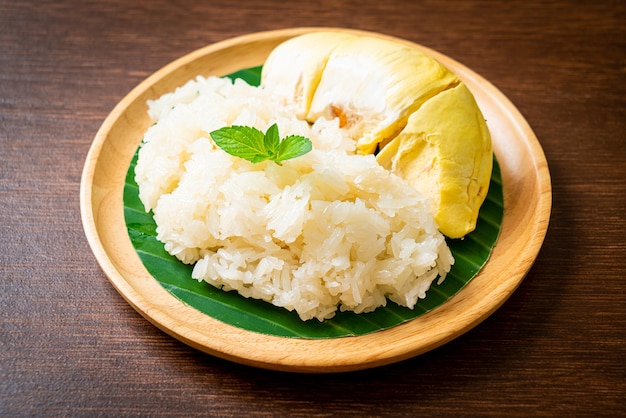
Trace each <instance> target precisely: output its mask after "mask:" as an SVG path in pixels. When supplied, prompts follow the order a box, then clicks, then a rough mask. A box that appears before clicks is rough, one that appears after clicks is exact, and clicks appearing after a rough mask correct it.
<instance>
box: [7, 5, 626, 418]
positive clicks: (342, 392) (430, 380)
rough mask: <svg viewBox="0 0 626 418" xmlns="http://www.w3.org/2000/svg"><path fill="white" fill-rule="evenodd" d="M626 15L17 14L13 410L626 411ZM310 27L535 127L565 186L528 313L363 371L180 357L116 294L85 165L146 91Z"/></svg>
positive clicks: (507, 313)
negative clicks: (225, 47)
mask: <svg viewBox="0 0 626 418" xmlns="http://www.w3.org/2000/svg"><path fill="white" fill-rule="evenodd" d="M625 15H626V9H625V6H624V4H623V2H621V1H610V0H609V1H595V2H591V1H573V0H571V1H566V0H549V1H541V2H539V1H532V0H531V1H521V0H520V1H518V0H514V1H510V2H491V1H478V0H476V1H460V0H458V1H454V0H453V1H449V2H440V1H434V0H425V1H419V2H417V1H416V2H408V1H401V0H397V1H394V0H391V1H386V2H380V1H368V0H365V1H360V2H356V1H351V0H349V1H345V2H327V1H325V0H322V1H320V2H311V3H306V2H285V1H267V0H262V1H254V2H251V1H250V2H248V1H241V2H238V3H237V7H236V8H235V7H234V6H233V3H232V2H226V1H223V0H216V1H211V2H170V1H165V0H154V1H151V2H126V1H121V0H109V1H103V2H87V3H85V2H77V1H74V0H61V1H52V0H44V1H37V2H34V1H29V0H25V1H14V0H6V1H3V2H0V50H1V51H2V53H0V167H1V168H0V222H1V224H2V229H1V232H0V243H1V244H2V248H3V250H2V251H1V252H0V274H1V277H2V281H1V282H0V283H1V284H0V286H1V288H0V290H1V292H0V306H1V309H2V313H3V315H2V316H1V317H0V348H1V350H0V415H3V416H68V415H70V416H98V415H101V416H133V415H141V416H207V415H209V416H242V415H251V416H275V415H287V414H288V415H290V416H330V415H342V416H416V415H426V416H458V415H464V416H529V415H531V416H623V415H624V414H625V413H626V411H625V406H624V401H623V399H624V397H625V395H626V364H625V362H624V358H626V350H625V344H626V336H625V333H624V329H626V304H625V303H624V295H625V294H626V284H625V281H624V277H626V261H625V260H624V257H623V256H622V255H623V254H625V253H626V245H625V244H624V239H623V236H622V235H623V231H624V230H626V182H625V181H624V178H626V153H624V149H623V140H624V134H625V133H626V118H624V109H626V87H624V83H623V78H624V74H625V73H626V57H625V55H624V51H625V50H626V44H625V43H626V33H625V31H626V28H625V27H624V25H623V22H624V17H625ZM304 26H335V27H351V28H355V29H363V30H371V31H375V32H381V33H385V34H388V35H391V36H397V37H400V38H404V39H407V40H409V41H413V42H417V43H419V44H421V45H425V46H427V47H429V48H432V49H434V50H437V51H439V52H441V53H443V54H445V55H447V56H449V57H452V58H454V59H455V60H457V61H458V62H460V63H462V64H464V65H466V66H467V67H468V68H471V69H472V70H474V71H475V72H477V73H478V74H480V75H481V76H482V77H484V78H485V79H487V80H489V81H490V82H491V83H493V85H494V86H496V87H497V88H498V89H499V90H500V91H502V92H503V93H504V95H505V96H506V97H508V98H509V99H510V100H511V102H512V103H513V104H514V105H515V106H516V107H517V109H519V110H520V111H521V114H522V115H524V117H525V119H526V120H527V121H528V123H529V125H530V127H532V131H533V132H534V133H535V134H536V136H537V138H538V140H539V142H540V144H541V147H542V148H543V151H544V153H545V155H546V157H547V161H548V164H549V167H550V174H551V182H552V192H553V204H552V215H551V219H550V225H549V229H548V233H547V235H546V239H545V242H544V245H543V246H542V248H541V251H540V253H539V255H538V257H537V259H536V260H535V263H534V264H533V267H532V268H531V270H530V271H529V273H528V274H527V276H526V278H525V279H524V280H523V281H522V283H521V284H520V286H519V287H518V289H517V290H516V291H515V292H514V293H513V294H512V295H511V297H510V298H509V299H508V300H507V301H506V302H505V303H504V304H503V305H502V306H501V307H500V308H499V309H498V310H497V311H496V312H495V313H494V314H493V315H491V316H490V317H489V318H488V319H487V320H485V321H484V322H482V323H481V324H480V325H478V326H476V327H475V328H474V329H472V330H471V331H469V332H468V333H466V334H464V335H463V336H461V337H460V338H457V339H454V340H453V341H451V342H449V343H447V344H445V345H443V346H441V347H439V348H437V349H436V350H433V351H430V352H428V353H425V354H423V355H420V356H417V357H414V358H411V359H408V360H405V361H402V362H399V363H396V364H391V365H387V366H382V367H378V368H374V369H369V370H362V371H355V372H352V373H342V374H323V375H310V374H304V375H303V374H298V373H288V374H287V373H282V372H276V371H268V370H261V369H257V368H252V367H248V366H244V365H238V364H236V363H233V362H230V361H224V360H221V359H219V358H216V357H214V356H211V355H207V354H204V353H202V352H201V351H198V350H196V349H194V348H190V347H189V346H188V345H186V344H183V343H180V342H179V341H178V340H176V339H174V338H171V337H170V336H169V335H167V334H165V333H162V332H161V331H159V330H158V329H157V328H156V327H154V326H153V325H152V324H151V323H149V322H148V321H146V320H145V319H144V318H143V317H142V316H141V315H139V314H137V312H136V311H135V310H134V309H133V308H132V307H131V306H130V305H129V304H128V303H127V302H126V301H125V300H124V299H123V298H122V297H120V296H119V293H118V292H117V291H116V290H115V289H114V288H113V286H111V284H110V282H109V281H108V280H107V279H106V277H105V275H104V273H103V271H102V270H101V268H100V267H99V265H98V263H97V261H96V259H95V257H94V255H93V253H92V251H91V249H90V248H89V245H88V242H87V239H86V237H85V234H84V232H83V228H82V224H81V216H80V209H79V187H80V178H81V174H82V168H83V166H84V163H85V160H86V156H87V153H88V150H89V148H90V146H91V144H92V141H93V138H94V136H95V134H96V132H97V131H98V129H99V127H100V126H101V125H102V123H103V121H104V120H105V118H106V116H107V115H108V114H109V113H110V112H111V110H112V109H113V108H114V106H115V105H116V104H117V103H118V102H119V101H120V100H122V98H123V97H125V96H126V95H127V94H128V93H129V92H130V91H131V90H132V89H133V88H134V87H135V86H136V85H138V84H139V83H140V82H141V81H142V80H143V79H145V78H146V77H148V76H149V75H150V74H152V73H154V72H155V71H157V70H158V69H159V68H161V67H163V66H164V65H166V64H167V63H169V62H172V61H173V60H175V59H177V58H178V57H181V56H183V55H185V54H187V53H190V52H192V51H195V50H197V49H199V48H202V47H205V46H206V45H210V44H213V43H215V42H218V41H221V40H225V39H229V38H232V37H234V36H239V35H245V34H248V33H253V32H259V31H264V30H270V29H282V28H289V27H304ZM157 394H158V396H157Z"/></svg>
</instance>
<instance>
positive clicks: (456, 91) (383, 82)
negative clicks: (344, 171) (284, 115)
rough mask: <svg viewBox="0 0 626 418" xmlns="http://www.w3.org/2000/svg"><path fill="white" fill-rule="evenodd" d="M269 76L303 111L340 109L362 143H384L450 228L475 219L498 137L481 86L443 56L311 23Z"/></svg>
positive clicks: (268, 82)
mask: <svg viewBox="0 0 626 418" xmlns="http://www.w3.org/2000/svg"><path fill="white" fill-rule="evenodd" d="M261 86H262V87H263V88H266V89H271V90H272V91H274V92H275V93H276V94H277V95H278V96H279V97H280V98H281V99H282V100H283V101H284V103H286V104H292V105H294V106H295V108H296V113H297V114H296V116H297V117H298V118H301V119H305V120H307V121H308V122H311V123H313V122H315V121H316V120H317V119H319V118H322V117H323V118H339V121H340V125H341V126H342V127H345V128H346V129H348V131H349V132H350V135H351V136H352V138H354V140H355V142H356V148H357V152H358V153H361V154H372V153H377V157H376V158H377V160H378V162H379V163H380V164H381V165H382V166H384V167H386V168H387V169H389V170H390V171H392V172H394V173H395V174H398V175H400V176H401V177H404V178H405V179H406V180H408V181H409V182H410V183H411V184H412V185H413V187H415V188H416V189H417V190H419V191H421V192H422V193H423V194H424V195H425V196H427V197H428V198H429V200H430V204H431V208H432V212H433V215H434V216H435V220H436V221H437V223H438V225H439V229H440V231H441V232H442V233H443V234H445V235H446V236H448V237H451V238H460V237H463V236H464V235H466V234H467V233H469V232H471V231H472V230H474V229H475V227H476V221H477V218H478V210H479V209H480V206H481V205H482V203H483V201H484V199H485V196H486V194H487V190H488V187H489V181H490V178H491V169H492V155H493V154H492V152H493V151H492V147H491V137H490V134H489V130H488V128H487V125H486V123H485V120H484V118H483V115H482V113H481V111H480V109H479V108H478V105H477V103H476V101H475V99H474V97H473V95H472V93H471V92H470V91H469V89H468V88H467V86H465V84H464V83H463V82H462V81H461V80H459V79H458V78H457V77H456V75H455V74H453V73H452V72H451V71H449V70H448V69H447V68H446V67H444V66H443V65H442V64H441V63H439V62H438V61H437V60H435V59H434V58H432V57H430V56H429V55H427V54H425V53H423V52H421V51H420V50H418V49H416V48H414V47H411V46H409V45H407V44H404V43H400V42H394V41H392V40H388V39H382V38H378V37H373V36H365V35H355V34H349V33H346V32H332V31H331V32H328V31H319V32H312V33H309V34H305V35H301V36H298V37H296V38H292V39H290V40H288V41H286V42H284V43H282V44H280V45H279V46H277V47H276V48H275V49H274V50H273V51H272V52H271V54H270V55H269V57H268V59H267V60H266V62H265V64H264V66H263V71H262V76H261Z"/></svg>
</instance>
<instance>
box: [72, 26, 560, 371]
mask: <svg viewBox="0 0 626 418" xmlns="http://www.w3.org/2000/svg"><path fill="white" fill-rule="evenodd" d="M322 29H323V28H298V29H286V30H279V31H270V32H262V33H256V34H251V35H247V36H242V37H238V38H234V39H230V40H227V41H223V42H219V43H217V44H213V45H209V46H207V47H205V48H202V49H199V50H197V51H195V52H192V53H190V54H188V55H186V56H184V57H182V58H180V59H179V60H176V61H174V62H173V63H171V64H169V65H167V66H166V67H164V68H162V69H161V70H159V71H157V72H156V73H155V74H153V75H152V76H150V77H149V78H147V79H146V80H145V81H143V82H142V83H141V84H139V85H138V86H137V87H136V88H135V89H133V90H132V91H131V92H130V93H129V94H128V95H127V96H126V97H125V98H124V99H123V100H122V101H121V102H120V103H119V104H118V105H117V106H116V107H115V108H114V109H113V111H112V112H111V114H110V115H109V116H108V117H107V118H106V120H105V121H104V123H103V124H102V127H101V128H100V130H99V131H98V133H97V134H96V137H95V139H94V142H93V144H92V146H91V149H90V151H89V154H88V156H87V160H86V163H85V167H84V170H83V174H82V179H81V191H80V199H81V215H82V220H83V226H84V229H85V233H86V236H87V239H88V241H89V244H90V246H91V248H92V250H93V252H94V254H95V257H96V259H97V260H98V262H99V264H100V266H101V267H102V269H103V271H104V272H105V274H106V275H107V277H108V278H109V280H110V281H111V283H112V284H113V286H115V288H116V289H117V290H118V292H119V293H120V294H121V295H122V296H123V297H124V298H125V299H126V300H127V301H128V303H130V304H131V305H132V306H133V308H135V309H136V310H137V311H138V312H139V313H140V314H141V315H143V316H144V317H145V318H146V319H148V320H149V321H151V322H152V323H153V324H154V325H155V326H157V327H159V328H160V329H162V330H163V331H165V332H166V333H168V334H170V335H171V336H173V337H175V338H177V339H179V340H180V341H183V342H185V343H186V344H189V345H190V346H192V347H195V348H197V349H199V350H202V351H204V352H206V353H209V354H211V355H215V356H217V357H221V358H224V359H228V360H232V361H236V362H239V363H243V364H248V365H252V366H256V367H262V368H268V369H274V370H284V371H297V372H311V373H323V372H339V371H349V370H357V369H365V368H370V367H375V366H380V365H384V364H389V363H392V362H396V361H400V360H403V359H406V358H409V357H412V356H416V355H418V354H421V353H424V352H426V351H428V350H431V349H433V348H435V347H438V346H440V345H442V344H444V343H446V342H448V341H450V340H452V339H453V338H455V337H457V336H459V335H461V334H462V333H464V332H466V331H468V330H469V329H471V328H472V327H474V326H475V325H477V324H478V323H480V322H481V321H482V320H484V319H485V318H486V317H487V316H489V315H490V314H491V313H492V312H494V311H495V310H496V309H497V308H498V307H499V306H500V305H502V303H504V301H505V300H506V299H507V298H508V297H509V296H510V295H511V293H512V292H513V291H514V290H515V289H516V288H517V286H518V285H519V284H520V282H521V281H522V280H523V278H524V276H525V275H526V273H527V272H528V270H529V269H530V267H531V265H532V263H533V262H534V260H535V258H536V257H537V254H538V252H539V249H540V247H541V244H542V243H543V240H544V237H545V234H546V230H547V227H548V221H549V217H550V209H551V204H552V191H551V184H550V175H549V171H548V165H547V163H546V159H545V156H544V154H543V150H542V149H541V146H540V144H539V142H538V141H537V138H536V137H535V135H534V133H533V132H532V130H531V129H530V127H529V126H528V124H527V123H526V121H525V120H524V118H523V117H522V115H521V114H520V113H519V112H518V110H517V109H516V108H515V107H514V106H513V104H512V103H511V102H509V100H508V99H507V98H506V97H505V96H504V95H503V94H502V93H501V92H500V91H498V90H497V89H496V88H495V87H494V86H493V85H491V84H490V83H489V82H488V81H486V80H485V79H483V78H482V77H480V76H479V75H478V74H476V73H474V72H472V71H471V70H470V69H468V68H466V67H464V66H463V65H461V64H460V63H458V62H456V61H454V60H452V59H450V58H448V57H446V56H444V55H442V54H439V53H437V52H436V51H433V50H430V49H428V48H425V47H423V46H420V45H416V44H412V43H410V42H407V41H403V40H400V39H395V38H390V37H388V36H384V35H380V34H373V33H369V32H362V31H354V30H346V29H333V30H342V31H347V32H352V33H361V34H368V35H374V36H380V37H384V38H388V39H395V40H396V41H399V42H405V43H407V44H410V45H413V46H414V47H415V48H419V49H421V50H423V51H425V52H426V53H429V54H431V55H432V56H434V57H435V58H437V59H438V60H440V61H441V62H442V63H443V64H444V65H445V66H447V67H448V68H450V69H451V70H452V71H454V72H455V73H456V74H457V75H458V76H459V78H461V79H462V80H463V81H464V82H465V83H466V84H467V85H468V87H469V88H470V89H471V90H472V92H473V93H474V95H475V96H476V100H477V101H478V104H479V106H480V107H481V109H482V111H483V113H484V116H485V118H486V119H487V122H488V125H489V128H490V130H491V135H492V139H493V145H494V151H495V153H496V156H497V158H498V160H499V162H500V166H501V170H502V181H503V192H504V205H505V212H504V219H503V223H502V231H501V235H500V238H499V240H498V243H497V245H496V246H495V248H494V250H493V253H492V256H491V259H490V260H489V262H488V263H487V265H486V266H485V267H484V268H483V270H481V272H480V273H479V274H478V275H477V276H476V277H475V278H474V279H472V280H471V281H470V282H469V284H468V285H466V286H465V287H464V288H463V289H462V290H461V291H460V292H459V293H458V294H457V295H456V296H454V297H453V298H452V299H451V300H450V301H448V302H447V303H445V304H444V305H442V306H440V307H439V308H437V309H435V310H433V311H431V312H429V313H427V314H425V315H422V316H420V317H418V318H416V319H415V320H412V321H409V322H407V323H404V324H401V325H398V326H396V327H394V328H391V329H388V330H383V331H379V332H375V333H373V334H368V335H364V336H358V337H342V338H331V339H317V340H310V339H299V338H282V337H274V336H268V335H264V334H259V333H255V332H250V331H246V330H243V329H240V328H237V327H233V326H230V325H226V324H224V323H222V322H220V321H217V320H215V319H213V318H211V317H209V316H207V315H205V314H203V313H201V312H199V311H197V310H195V309H194V308H191V307H189V306H187V305H185V304H183V303H182V302H180V301H179V300H178V299H176V298H175V297H173V296H172V295H171V294H170V293H168V292H167V291H166V290H165V289H163V288H162V287H161V286H160V285H159V283H158V282H157V281H156V280H154V279H153V278H152V276H150V274H149V273H148V272H147V271H146V269H145V268H144V266H143V264H142V263H141V261H140V259H139V257H138V256H137V254H136V252H135V250H134V248H133V246H132V244H131V242H130V239H129V237H128V234H127V231H126V225H125V221H124V213H123V200H122V191H123V188H124V179H125V175H126V171H127V169H128V166H129V164H130V161H131V158H132V156H133V154H134V152H135V150H136V149H137V147H138V145H139V144H140V142H141V139H142V136H143V133H144V132H145V130H146V129H147V128H148V126H150V124H151V121H150V119H149V118H148V115H147V113H146V111H147V105H146V101H147V100H149V99H156V98H158V97H159V96H161V95H162V94H164V93H167V92H170V91H173V90H174V89H175V88H176V87H178V86H181V85H183V84H185V83H186V82H187V81H188V80H190V79H193V78H195V77H196V76H198V75H203V76H208V75H225V74H229V73H232V72H234V71H236V70H238V69H241V68H247V67H252V66H256V65H261V64H263V62H264V61H265V58H266V57H267V55H268V54H269V52H270V51H271V50H272V49H273V48H274V47H275V46H276V45H278V44H279V43H281V42H283V41H284V40H286V39H288V38H291V37H293V36H296V35H299V34H302V33H305V32H311V31H315V30H322ZM327 29H328V28H326V30H327Z"/></svg>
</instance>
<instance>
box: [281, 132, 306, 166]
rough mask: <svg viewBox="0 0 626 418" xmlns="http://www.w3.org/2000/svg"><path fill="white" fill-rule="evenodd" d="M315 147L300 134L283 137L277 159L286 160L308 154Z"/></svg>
mask: <svg viewBox="0 0 626 418" xmlns="http://www.w3.org/2000/svg"><path fill="white" fill-rule="evenodd" d="M312 148H313V146H312V144H311V141H310V140H309V139H308V138H305V137H303V136H300V135H291V136H288V137H286V138H283V140H282V141H280V146H279V147H278V153H277V155H276V159H275V161H285V160H289V159H291V158H296V157H299V156H301V155H304V154H306V153H307V152H309V151H311V149H312Z"/></svg>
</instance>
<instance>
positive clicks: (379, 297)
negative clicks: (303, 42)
mask: <svg viewBox="0 0 626 418" xmlns="http://www.w3.org/2000/svg"><path fill="white" fill-rule="evenodd" d="M148 106H149V115H150V117H151V118H152V120H153V121H154V125H152V126H151V127H150V128H149V129H148V130H147V132H146V133H145V137H144V140H143V143H142V146H141V148H140V150H139V158H138V162H137V166H136V169H135V175H136V177H135V180H136V182H137V185H138V186H139V197H140V199H141V201H142V203H143V204H144V206H145V210H146V211H153V214H154V219H155V222H156V224H157V238H158V239H159V240H160V241H161V242H163V243H164V245H165V249H166V250H167V252H168V253H170V254H172V255H174V256H175V257H177V258H178V259H179V260H180V261H182V262H183V263H187V264H193V265H194V267H193V273H192V277H193V278H194V279H196V280H199V281H205V282H207V283H209V284H211V285H213V286H216V287H218V288H221V289H223V290H224V291H231V290H234V291H237V292H238V293H239V294H241V295H242V296H244V297H249V298H256V299H262V300H265V301H267V302H270V303H272V304H274V305H276V306H279V307H283V308H285V309H288V310H290V311H292V310H293V311H296V312H297V313H298V315H299V316H300V318H301V319H302V320H309V319H312V318H316V319H318V320H320V321H322V320H324V319H328V318H332V317H333V316H334V315H335V313H336V311H337V310H338V309H339V310H341V311H354V312H356V313H364V312H370V311H373V310H374V309H376V308H377V307H380V306H384V305H386V303H387V299H389V300H392V301H393V302H395V303H397V304H399V305H402V306H406V307H408V308H413V307H414V306H415V304H416V302H417V300H418V299H420V298H424V297H425V296H426V292H427V291H428V289H429V288H430V286H431V284H432V283H433V282H434V281H436V280H437V282H438V283H441V281H443V279H444V278H445V276H446V274H447V273H448V272H449V270H450V267H451V264H452V263H453V262H454V260H453V258H452V255H451V253H450V250H449V248H448V247H447V245H446V242H445V239H444V237H443V235H442V234H441V233H440V232H439V231H438V228H437V224H436V222H435V221H434V219H433V216H432V214H431V212H430V210H429V206H428V201H427V200H426V199H425V198H424V197H423V196H422V195H421V194H420V193H418V192H417V191H416V190H415V189H414V188H413V187H412V186H410V185H409V184H408V183H407V182H406V181H404V180H403V179H401V178H400V177H397V176H395V175H393V174H391V173H390V172H388V171H387V170H385V169H384V168H382V167H381V166H380V165H378V163H377V162H376V159H375V157H374V156H373V155H367V156H363V155H356V154H355V141H354V139H353V138H350V136H349V135H348V133H347V132H346V131H345V130H344V129H341V128H340V127H339V123H338V121H337V120H336V119H334V120H327V119H319V120H317V121H316V122H315V123H314V124H312V125H310V124H309V123H307V122H305V121H302V120H298V119H296V118H295V117H294V115H295V114H296V109H294V108H293V107H292V106H290V105H289V104H285V103H282V102H281V101H280V100H277V99H276V98H275V97H273V95H272V93H271V92H270V91H265V90H263V89H262V88H257V87H252V86H249V85H248V84H246V83H245V82H243V81H242V80H237V81H235V82H234V83H232V82H231V81H230V80H228V79H223V78H217V77H208V78H203V77H198V78H196V79H195V80H192V81H190V82H188V83H187V84H186V85H184V86H182V87H180V88H178V89H176V91H175V92H173V93H168V94H166V95H164V96H162V97H161V98H159V99H158V100H155V101H150V102H148ZM273 123H276V124H277V125H278V128H279V132H280V136H281V137H285V136H287V135H302V136H305V137H307V138H309V139H310V140H311V141H312V143H313V150H312V151H311V152H309V153H307V154H305V155H303V156H301V157H298V158H295V159H292V160H287V161H284V162H283V163H282V165H278V164H276V163H274V162H271V161H265V162H262V163H258V164H253V163H250V162H248V161H246V160H243V159H241V158H237V157H233V156H231V155H229V154H227V153H225V152H224V151H223V150H221V149H219V148H218V147H217V146H216V145H215V144H214V143H213V141H212V140H211V139H210V135H209V133H210V132H212V131H214V130H216V129H219V128H222V127H224V126H232V125H246V126H253V127H256V128H258V129H260V130H261V131H263V132H265V131H266V130H267V128H268V127H269V126H270V125H272V124H273Z"/></svg>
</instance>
